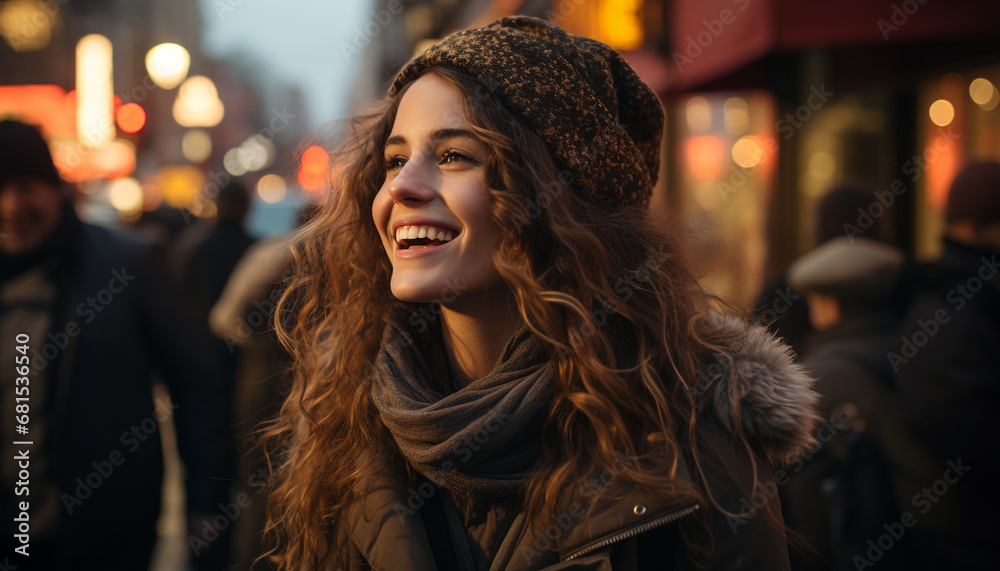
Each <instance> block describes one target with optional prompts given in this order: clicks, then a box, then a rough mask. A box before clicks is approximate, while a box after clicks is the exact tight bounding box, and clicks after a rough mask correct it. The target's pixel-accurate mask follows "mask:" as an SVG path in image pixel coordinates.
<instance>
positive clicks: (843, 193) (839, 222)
mask: <svg viewBox="0 0 1000 571" xmlns="http://www.w3.org/2000/svg"><path fill="white" fill-rule="evenodd" d="M873 202H875V195H874V194H873V193H872V191H871V190H869V189H866V188H864V187H862V186H860V185H857V184H842V185H839V186H835V187H833V188H831V189H829V190H828V191H827V192H826V193H825V194H824V195H823V196H822V197H821V198H820V199H819V200H817V201H816V205H815V207H814V209H813V212H812V225H813V226H812V227H813V244H814V246H815V247H818V246H822V245H823V244H825V243H827V242H828V241H830V240H833V239H834V238H838V237H842V236H845V235H846V232H847V230H846V229H845V228H847V227H848V225H851V226H857V224H858V216H859V212H865V211H866V210H867V209H868V208H869V207H870V206H871V205H872V203H873ZM865 226H866V228H867V230H866V231H865V236H864V237H865V238H867V239H870V240H878V241H884V240H885V239H887V236H886V235H885V227H886V225H885V222H884V220H883V219H881V218H879V219H875V220H873V221H872V223H871V225H865ZM762 291H763V293H762V295H761V299H760V301H758V302H757V306H756V310H755V311H756V313H757V314H758V315H759V316H760V318H761V319H762V320H763V321H764V323H765V325H767V326H768V328H769V329H770V330H771V331H774V333H775V334H776V335H777V336H778V337H780V338H781V339H784V340H785V342H786V343H788V344H789V345H791V346H792V348H793V349H795V351H796V353H799V354H802V353H803V351H804V349H805V345H804V343H805V340H806V339H807V338H808V337H809V336H810V335H811V334H812V333H813V332H814V331H815V329H813V327H812V324H811V323H810V320H809V307H808V304H807V303H806V301H805V299H803V298H802V297H801V295H799V294H796V293H794V292H792V291H791V289H790V284H789V282H788V268H784V269H782V270H781V272H780V273H779V274H778V276H777V277H775V278H774V279H772V280H771V281H770V282H769V283H767V284H765V285H764V289H763V290H762Z"/></svg>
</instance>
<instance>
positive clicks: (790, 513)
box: [782, 236, 929, 570]
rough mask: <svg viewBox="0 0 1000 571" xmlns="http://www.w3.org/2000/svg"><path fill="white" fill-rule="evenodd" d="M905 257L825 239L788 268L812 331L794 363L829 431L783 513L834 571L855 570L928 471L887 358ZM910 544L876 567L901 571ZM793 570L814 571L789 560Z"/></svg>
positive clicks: (878, 245) (858, 241)
mask: <svg viewBox="0 0 1000 571" xmlns="http://www.w3.org/2000/svg"><path fill="white" fill-rule="evenodd" d="M904 267H905V255H904V254H903V252H902V251H901V250H899V249H898V248H896V247H894V246H890V245H888V244H885V243H882V242H878V241H875V240H870V239H867V238H860V237H847V236H840V237H838V238H833V239H831V240H829V241H828V242H826V243H825V244H823V245H821V246H819V247H817V248H816V249H814V250H813V251H811V252H809V253H808V254H806V255H804V256H802V257H801V258H799V259H798V260H796V261H795V263H794V264H792V265H791V267H790V268H789V271H788V280H789V283H790V284H791V286H792V289H793V291H795V292H796V293H797V294H799V295H802V296H803V297H804V299H805V300H806V302H807V304H808V307H809V316H810V320H811V323H812V326H813V328H814V329H815V331H816V332H815V333H814V334H812V335H811V336H809V337H808V338H807V339H806V347H807V349H806V351H805V353H804V355H803V360H802V364H803V366H805V367H806V369H808V370H809V371H810V372H811V373H813V374H814V375H815V376H816V379H817V381H816V386H815V389H816V392H818V393H819V395H820V402H819V407H818V408H819V411H820V414H822V415H823V416H824V418H827V419H829V420H830V422H831V426H833V427H835V430H834V431H832V433H831V434H828V435H826V436H825V438H824V439H823V440H824V442H823V447H822V448H821V449H819V450H817V451H816V453H815V454H814V455H813V457H812V458H810V459H809V461H808V462H805V463H803V464H802V465H801V466H800V467H799V468H798V469H797V470H796V471H795V472H794V474H793V475H792V476H791V479H790V481H789V484H788V486H787V487H786V488H785V489H784V490H783V492H784V494H783V495H782V506H783V508H784V509H785V514H786V521H787V523H788V525H789V527H791V528H792V529H794V530H795V531H797V532H799V533H801V534H803V535H804V536H805V537H806V538H807V539H808V541H809V543H810V545H812V546H813V547H814V548H815V549H816V550H817V551H818V552H819V554H820V555H821V556H822V558H823V559H825V560H826V561H827V562H828V563H829V564H830V565H831V568H832V569H836V570H850V569H856V568H857V560H855V557H857V556H861V557H864V556H865V553H866V551H867V549H868V547H869V546H868V541H869V540H873V539H877V538H878V537H879V536H880V535H881V534H882V533H884V529H883V525H884V524H886V523H890V522H894V521H897V522H898V521H899V518H900V515H901V513H902V511H901V509H900V506H901V505H903V504H904V502H905V501H907V500H908V498H909V496H905V498H904V497H901V494H900V491H901V490H907V491H908V490H910V489H911V488H912V482H914V481H917V480H919V478H918V477H917V474H922V471H921V470H922V467H926V466H927V465H928V464H929V460H928V457H927V454H926V451H924V450H921V449H920V446H919V445H918V444H917V443H916V442H914V441H913V438H912V437H910V435H909V434H908V433H907V430H906V428H905V426H904V423H903V419H902V413H901V409H900V405H899V398H898V395H897V394H896V391H895V386H894V380H893V371H892V368H891V366H890V365H889V363H888V361H887V360H886V354H887V353H888V351H889V350H890V348H891V347H892V344H893V342H894V341H895V331H896V327H897V325H898V316H897V313H896V311H895V310H894V309H893V308H892V307H891V303H890V297H891V295H892V293H893V292H894V291H897V289H898V284H897V282H898V281H899V278H900V276H901V275H902V272H903V270H904ZM911 539H912V538H901V539H900V540H899V541H897V543H896V545H895V547H894V548H893V549H892V550H890V551H889V552H887V553H886V554H884V555H883V556H881V557H879V568H880V569H883V568H884V569H901V570H902V569H910V568H911V565H912V560H911V552H910V543H911ZM792 567H793V569H799V568H801V569H807V568H818V569H824V568H826V567H825V566H823V565H819V566H816V567H813V566H811V565H809V564H808V563H807V562H805V561H793V566H792Z"/></svg>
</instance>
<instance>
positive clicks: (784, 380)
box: [332, 323, 816, 571]
mask: <svg viewBox="0 0 1000 571" xmlns="http://www.w3.org/2000/svg"><path fill="white" fill-rule="evenodd" d="M732 326H734V327H742V326H741V325H739V324H736V323H733V324H732ZM729 353H730V354H731V355H732V356H733V358H734V359H735V366H734V367H733V368H732V369H729V368H728V366H722V365H721V363H725V362H726V361H725V360H724V359H719V365H718V366H710V367H708V368H707V369H706V371H705V372H704V374H701V375H699V378H698V383H697V389H698V392H699V393H700V394H702V395H703V396H704V397H706V398H707V399H708V400H709V401H710V402H711V403H712V405H711V407H710V409H709V410H708V412H707V413H706V415H705V416H704V418H703V419H702V431H703V433H704V434H705V437H706V438H705V439H706V441H707V443H708V444H709V446H711V447H712V448H713V452H715V453H716V454H717V455H718V456H719V457H721V458H723V459H724V460H723V462H724V464H725V465H724V466H713V465H711V464H705V465H703V466H702V468H703V469H704V471H705V477H706V479H707V481H708V483H709V486H710V488H711V489H712V493H713V497H714V498H715V500H716V502H718V504H720V505H721V506H722V507H723V508H724V509H725V510H726V511H727V512H729V513H730V514H731V515H726V514H724V513H722V512H721V511H719V510H718V509H717V508H715V507H711V508H709V512H710V513H709V514H708V516H707V517H708V524H709V526H710V528H711V534H712V537H713V539H714V550H713V551H712V554H711V559H710V565H711V568H713V569H737V568H739V569H787V567H788V555H787V549H786V543H785V537H784V531H783V529H782V528H781V525H780V523H776V522H775V521H774V520H773V519H769V518H768V517H767V516H766V514H765V512H766V511H767V510H771V511H772V512H773V513H775V514H777V513H779V508H778V505H777V504H778V502H777V486H778V484H776V483H775V481H774V480H773V479H772V473H771V469H772V468H771V466H770V465H769V464H768V463H767V462H766V461H762V459H761V458H757V459H756V461H757V462H756V466H757V474H756V475H757V485H756V487H753V482H754V471H753V470H754V469H753V467H752V462H751V459H750V457H749V455H748V453H747V452H746V451H744V450H743V448H741V447H740V446H739V445H738V444H734V443H733V441H732V432H731V430H730V427H732V426H733V423H734V422H736V420H735V418H736V416H735V415H734V412H733V411H734V405H735V403H736V401H737V400H738V402H739V407H740V408H741V414H740V416H739V418H740V420H739V422H742V425H743V429H744V432H745V433H746V434H747V435H748V436H749V437H750V438H751V439H754V440H755V441H756V444H758V445H759V446H760V447H761V448H762V449H763V450H764V451H766V453H767V455H768V456H769V457H771V458H777V459H781V460H791V459H793V458H795V457H796V456H797V455H798V454H800V453H802V451H803V450H804V449H805V448H806V447H807V446H810V445H811V444H812V436H811V433H812V427H813V425H814V422H815V419H816V416H815V413H814V411H813V408H812V407H813V405H814V403H815V394H814V393H813V392H812V391H811V390H810V388H809V387H810V385H811V383H812V381H811V379H810V378H809V377H808V376H807V375H806V374H805V373H804V372H803V371H802V369H801V368H800V366H799V365H797V364H795V363H794V362H793V359H792V356H791V352H790V351H789V349H788V348H787V347H786V346H784V345H782V344H780V343H779V342H778V341H776V340H775V339H774V338H773V337H772V336H771V334H769V333H767V332H766V331H765V330H764V329H762V328H757V327H755V328H752V329H750V330H749V331H747V332H746V333H745V334H744V335H742V336H741V337H740V339H739V341H738V342H736V343H735V344H734V345H733V346H732V347H731V348H730V351H729ZM730 370H731V371H732V373H731V374H730V373H729V372H728V371H730ZM723 371H727V372H725V373H723ZM691 471H692V469H691V468H690V466H689V465H682V467H681V469H680V470H679V471H678V475H679V477H684V478H686V477H688V476H685V474H690V473H691ZM725 473H731V474H733V475H734V476H735V478H736V480H737V482H735V483H734V482H732V481H731V479H730V478H728V477H727V476H725V475H724V474H725ZM428 485H430V484H428ZM370 489H372V490H374V491H372V492H370V493H368V494H367V495H366V496H365V497H364V499H363V500H358V501H356V502H354V503H353V504H352V505H351V506H350V507H349V509H348V511H347V516H346V517H345V520H346V521H347V522H349V523H348V524H347V525H346V527H347V528H348V529H346V530H345V529H341V530H340V531H339V532H338V533H337V536H336V537H335V538H334V541H333V543H332V548H333V549H337V550H341V552H343V551H342V550H347V551H349V553H350V558H351V563H350V569H352V570H362V569H382V570H393V571H406V570H427V571H430V570H431V569H476V568H479V567H481V566H482V565H483V563H482V561H483V560H484V554H485V560H486V561H487V562H489V563H488V564H489V567H488V569H491V570H494V569H495V570H501V569H502V570H507V571H527V570H534V569H553V570H555V569H560V570H561V569H579V570H592V571H598V570H601V571H609V570H615V571H621V570H631V569H635V570H640V569H641V570H646V569H691V570H693V569H696V567H695V566H694V564H693V563H692V561H691V558H690V557H689V556H690V553H688V550H687V549H686V545H685V543H684V540H683V539H682V537H681V532H682V527H681V526H682V525H688V524H691V523H693V522H694V520H695V519H696V518H698V517H699V516H702V515H704V514H702V513H701V510H703V509H705V508H703V507H701V506H699V505H697V504H693V503H692V504H677V503H674V502H672V501H670V500H668V499H667V498H665V497H663V496H659V495H657V494H652V493H649V492H645V491H641V490H638V489H635V488H633V487H632V486H631V485H630V484H628V483H626V482H624V481H620V480H618V479H617V478H616V476H615V473H614V470H606V471H605V472H602V473H599V474H595V475H594V476H593V477H592V478H589V479H588V481H587V482H581V483H580V485H579V486H578V487H577V488H576V489H575V490H572V491H570V492H569V493H568V494H567V495H566V497H565V498H564V499H563V500H562V501H561V503H560V505H559V506H558V507H557V508H556V509H555V510H554V511H553V514H554V515H553V516H552V517H551V519H550V521H545V522H530V523H529V524H528V525H527V526H526V527H524V532H523V533H520V534H516V535H515V534H512V533H507V530H508V529H519V526H518V525H517V524H516V523H517V522H516V520H518V518H521V517H523V516H521V515H519V514H518V509H517V506H516V505H512V504H510V503H503V502H498V503H496V504H492V505H482V504H480V505H478V506H475V508H476V509H473V510H471V512H466V513H465V514H464V515H460V514H458V513H457V511H458V510H457V509H456V507H455V503H454V502H452V501H451V499H450V495H449V494H448V492H447V491H446V490H440V491H439V490H434V491H433V492H431V491H430V489H428V490H427V491H428V493H427V494H425V495H426V496H427V497H424V498H422V500H421V502H420V503H421V504H422V505H421V506H420V508H419V510H418V512H417V513H414V512H413V511H412V510H410V509H408V506H412V505H413V503H412V502H413V499H414V498H413V494H414V492H415V491H417V490H414V489H411V490H401V489H399V488H398V486H395V485H393V484H392V483H391V480H390V478H388V477H386V478H385V481H384V482H382V481H379V482H375V483H374V485H372V487H371V488H370ZM459 503H460V502H459ZM434 506H437V507H434ZM431 508H433V510H436V511H438V512H439V513H441V514H442V515H441V517H440V518H435V517H434V515H433V513H428V509H431ZM420 512H424V513H420ZM779 519H780V517H779ZM436 521H440V522H442V523H434V522H436ZM463 527H465V528H466V530H467V531H468V534H467V535H466V537H462V536H461V530H462V528H463ZM449 529H450V530H452V531H451V533H452V537H453V538H454V537H455V536H456V535H458V539H457V540H455V539H452V542H451V543H452V544H453V546H454V549H455V553H454V554H452V553H447V554H444V556H442V553H441V549H440V545H441V542H440V541H438V539H439V538H440V537H441V534H447V532H448V530H449ZM684 529H693V528H684ZM456 530H457V531H456ZM465 540H468V541H465ZM445 544H447V541H446V542H445ZM435 550H437V554H438V556H437V558H436V557H435ZM453 555H454V556H453ZM458 561H462V563H461V564H457V562H458ZM474 562H479V563H478V564H477V563H474Z"/></svg>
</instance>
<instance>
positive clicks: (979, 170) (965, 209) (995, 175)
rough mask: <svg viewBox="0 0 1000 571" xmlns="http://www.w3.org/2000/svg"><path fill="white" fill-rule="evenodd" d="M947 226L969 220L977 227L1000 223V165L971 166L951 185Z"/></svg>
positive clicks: (946, 211)
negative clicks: (949, 223)
mask: <svg viewBox="0 0 1000 571" xmlns="http://www.w3.org/2000/svg"><path fill="white" fill-rule="evenodd" d="M944 218H945V220H946V221H947V222H958V221H960V220H969V221H971V222H973V223H975V224H976V225H978V226H987V225H989V224H992V223H994V222H1000V164H997V163H992V162H987V163H973V164H971V165H969V166H967V167H965V169H963V170H962V172H960V173H958V176H957V177H955V181H954V182H953V183H951V191H950V192H949V193H948V206H947V208H946V209H945V214H944Z"/></svg>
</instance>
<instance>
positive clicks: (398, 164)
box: [385, 157, 406, 171]
mask: <svg viewBox="0 0 1000 571" xmlns="http://www.w3.org/2000/svg"><path fill="white" fill-rule="evenodd" d="M405 164H406V159H405V158H403V157H388V158H387V159H385V168H386V170H390V171H391V170H396V169H401V168H403V165H405Z"/></svg>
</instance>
